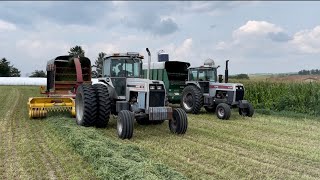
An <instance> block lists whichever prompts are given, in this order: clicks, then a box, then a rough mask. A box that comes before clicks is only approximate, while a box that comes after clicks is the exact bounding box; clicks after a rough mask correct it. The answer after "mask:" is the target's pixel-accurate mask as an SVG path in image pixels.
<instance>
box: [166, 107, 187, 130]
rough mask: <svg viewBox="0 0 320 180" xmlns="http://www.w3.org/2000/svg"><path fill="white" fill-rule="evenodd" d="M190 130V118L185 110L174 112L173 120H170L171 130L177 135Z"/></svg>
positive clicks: (178, 109) (179, 109) (175, 110)
mask: <svg viewBox="0 0 320 180" xmlns="http://www.w3.org/2000/svg"><path fill="white" fill-rule="evenodd" d="M187 128H188V117H187V114H186V112H185V111H184V110H182V109H181V108H177V109H174V110H173V114H172V120H169V129H170V131H171V132H172V133H175V134H185V133H186V131H187Z"/></svg>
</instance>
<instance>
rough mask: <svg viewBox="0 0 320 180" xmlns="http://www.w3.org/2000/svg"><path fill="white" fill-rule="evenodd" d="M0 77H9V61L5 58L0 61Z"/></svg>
mask: <svg viewBox="0 0 320 180" xmlns="http://www.w3.org/2000/svg"><path fill="white" fill-rule="evenodd" d="M0 77H10V62H9V61H8V60H7V59H6V58H2V59H1V61H0Z"/></svg>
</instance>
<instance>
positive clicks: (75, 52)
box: [68, 46, 85, 57]
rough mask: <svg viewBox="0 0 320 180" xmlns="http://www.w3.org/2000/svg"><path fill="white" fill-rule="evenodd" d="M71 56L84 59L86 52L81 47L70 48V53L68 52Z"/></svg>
mask: <svg viewBox="0 0 320 180" xmlns="http://www.w3.org/2000/svg"><path fill="white" fill-rule="evenodd" d="M68 53H69V55H70V56H73V57H78V56H80V57H84V56H85V51H84V50H83V49H82V47H81V46H75V47H72V48H70V51H69V52H68Z"/></svg>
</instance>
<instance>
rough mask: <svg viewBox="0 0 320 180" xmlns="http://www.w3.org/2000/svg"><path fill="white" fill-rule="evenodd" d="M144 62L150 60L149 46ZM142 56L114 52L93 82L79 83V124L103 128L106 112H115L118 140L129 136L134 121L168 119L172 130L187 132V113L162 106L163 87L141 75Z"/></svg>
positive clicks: (146, 122)
mask: <svg viewBox="0 0 320 180" xmlns="http://www.w3.org/2000/svg"><path fill="white" fill-rule="evenodd" d="M146 50H147V52H148V55H149V59H148V63H149V64H150V61H151V54H150V51H149V49H148V48H147V49H146ZM143 58H144V57H143V56H141V55H140V54H139V53H130V52H128V53H114V54H111V55H107V56H106V57H105V59H104V61H103V70H102V77H101V78H99V81H98V82H97V83H95V84H93V85H91V84H83V85H80V86H79V87H78V90H77V95H76V121H77V124H79V125H81V126H94V125H95V126H97V127H106V126H107V124H108V121H109V116H110V114H114V115H117V116H118V118H117V132H118V136H119V138H121V139H130V138H132V136H133V129H134V128H133V126H134V120H136V121H137V123H138V124H161V123H163V122H164V121H165V120H169V129H170V131H171V132H172V133H176V134H184V133H186V131H187V127H188V119H187V114H186V113H185V111H184V110H182V109H180V108H176V109H173V108H171V107H167V106H165V101H166V89H165V87H164V83H163V82H162V81H159V80H150V79H149V69H150V68H149V69H148V76H147V79H143V77H142V60H143Z"/></svg>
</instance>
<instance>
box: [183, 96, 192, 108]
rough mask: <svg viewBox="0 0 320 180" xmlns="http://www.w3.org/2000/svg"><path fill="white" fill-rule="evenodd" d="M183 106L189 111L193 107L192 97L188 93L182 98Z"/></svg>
mask: <svg viewBox="0 0 320 180" xmlns="http://www.w3.org/2000/svg"><path fill="white" fill-rule="evenodd" d="M183 106H184V107H185V108H186V109H187V110H190V109H191V108H192V107H193V96H192V94H191V93H188V94H186V95H185V96H184V98H183Z"/></svg>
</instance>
